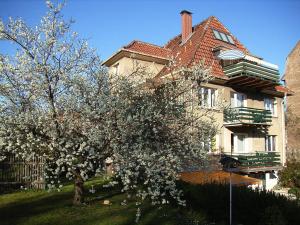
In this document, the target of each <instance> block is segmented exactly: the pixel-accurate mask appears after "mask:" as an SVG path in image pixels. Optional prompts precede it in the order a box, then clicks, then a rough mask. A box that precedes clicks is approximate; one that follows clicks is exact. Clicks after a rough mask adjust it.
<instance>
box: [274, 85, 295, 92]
mask: <svg viewBox="0 0 300 225" xmlns="http://www.w3.org/2000/svg"><path fill="white" fill-rule="evenodd" d="M275 90H276V91H278V92H283V93H286V94H294V92H293V91H292V90H291V89H289V88H287V87H284V86H276V87H275Z"/></svg>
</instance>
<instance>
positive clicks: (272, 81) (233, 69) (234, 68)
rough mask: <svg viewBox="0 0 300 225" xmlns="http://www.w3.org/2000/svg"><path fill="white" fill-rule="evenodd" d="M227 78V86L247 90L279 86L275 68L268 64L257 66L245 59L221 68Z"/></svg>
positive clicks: (278, 75)
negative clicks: (242, 87) (245, 88)
mask: <svg viewBox="0 0 300 225" xmlns="http://www.w3.org/2000/svg"><path fill="white" fill-rule="evenodd" d="M223 71H224V73H225V74H226V75H227V76H228V78H229V81H228V82H227V83H228V84H229V85H236V86H244V87H248V88H256V89H263V88H270V87H274V86H276V85H278V84H279V79H280V74H279V70H278V69H277V68H275V67H271V66H268V64H258V63H257V62H251V61H249V60H246V59H242V60H239V61H238V62H236V63H233V64H231V65H227V66H224V67H223Z"/></svg>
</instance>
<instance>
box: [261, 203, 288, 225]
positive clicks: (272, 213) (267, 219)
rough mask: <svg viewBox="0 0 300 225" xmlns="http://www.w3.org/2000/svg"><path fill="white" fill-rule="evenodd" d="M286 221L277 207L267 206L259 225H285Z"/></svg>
mask: <svg viewBox="0 0 300 225" xmlns="http://www.w3.org/2000/svg"><path fill="white" fill-rule="evenodd" d="M286 224H287V223H286V221H285V219H284V218H283V215H282V213H281V211H280V209H279V207H278V206H269V207H267V208H266V209H265V211H264V214H263V216H262V219H261V221H260V223H259V225H286Z"/></svg>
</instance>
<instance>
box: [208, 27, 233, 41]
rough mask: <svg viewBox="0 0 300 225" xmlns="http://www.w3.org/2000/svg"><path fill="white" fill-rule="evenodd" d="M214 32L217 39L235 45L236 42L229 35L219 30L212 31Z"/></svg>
mask: <svg viewBox="0 0 300 225" xmlns="http://www.w3.org/2000/svg"><path fill="white" fill-rule="evenodd" d="M212 31H213V33H214V35H215V38H216V39H218V40H221V41H224V42H227V43H230V44H233V45H234V41H233V39H232V37H231V36H230V35H229V34H225V33H223V32H220V31H217V30H212Z"/></svg>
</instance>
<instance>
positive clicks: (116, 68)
mask: <svg viewBox="0 0 300 225" xmlns="http://www.w3.org/2000/svg"><path fill="white" fill-rule="evenodd" d="M113 68H114V74H115V75H119V63H117V64H115V65H114V66H113Z"/></svg>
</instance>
